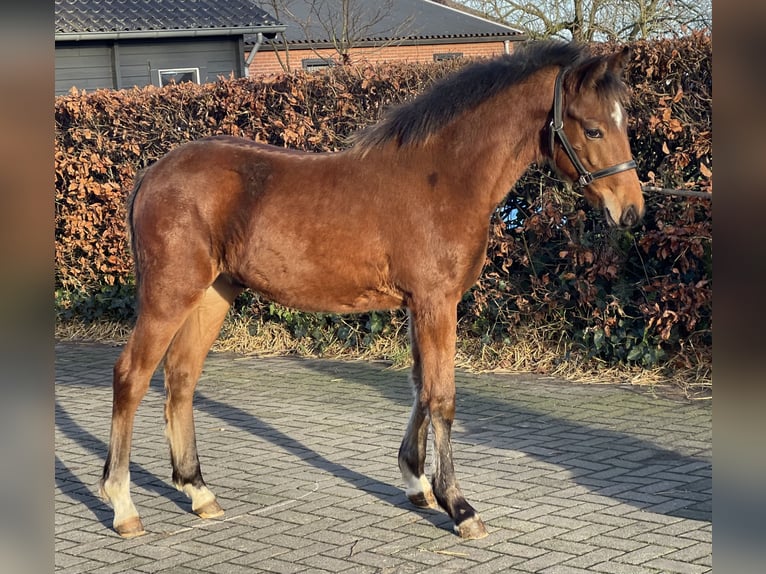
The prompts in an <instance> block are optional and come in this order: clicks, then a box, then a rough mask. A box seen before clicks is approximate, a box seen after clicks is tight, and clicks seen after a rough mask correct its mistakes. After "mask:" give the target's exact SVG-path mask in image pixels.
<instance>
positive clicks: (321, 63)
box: [301, 58, 335, 72]
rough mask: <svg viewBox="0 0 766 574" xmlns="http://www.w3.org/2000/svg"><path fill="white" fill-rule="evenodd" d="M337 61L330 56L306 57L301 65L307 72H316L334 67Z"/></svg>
mask: <svg viewBox="0 0 766 574" xmlns="http://www.w3.org/2000/svg"><path fill="white" fill-rule="evenodd" d="M334 65H335V62H334V61H333V60H331V59H330V58H304V59H303V60H301V66H303V69H304V70H306V71H307V72H316V71H317V70H322V69H324V68H332V67H333V66H334Z"/></svg>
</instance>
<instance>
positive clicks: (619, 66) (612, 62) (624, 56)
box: [609, 46, 631, 77]
mask: <svg viewBox="0 0 766 574" xmlns="http://www.w3.org/2000/svg"><path fill="white" fill-rule="evenodd" d="M630 55H631V49H630V46H623V48H622V50H620V51H619V52H615V53H614V54H612V55H611V56H609V70H610V71H611V72H612V73H614V74H615V75H616V76H618V77H620V76H622V72H623V70H624V69H625V67H626V66H627V65H628V62H630Z"/></svg>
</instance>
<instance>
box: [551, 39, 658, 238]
mask: <svg viewBox="0 0 766 574" xmlns="http://www.w3.org/2000/svg"><path fill="white" fill-rule="evenodd" d="M629 54H630V51H629V49H627V48H625V49H623V50H622V51H620V52H617V53H615V54H612V55H611V56H595V57H591V58H588V59H586V60H585V61H583V62H582V63H580V64H578V65H576V66H575V67H573V68H569V69H564V70H562V71H561V73H560V74H559V76H558V78H557V80H556V86H555V92H556V93H555V96H554V109H553V113H552V120H551V124H550V128H549V130H550V133H549V135H550V153H551V156H552V157H551V159H552V162H553V164H554V166H555V168H556V169H557V171H558V172H559V173H561V174H562V175H563V176H565V177H566V178H568V179H569V180H571V181H574V182H577V183H578V184H579V185H580V187H581V188H582V191H583V194H584V195H585V198H586V199H587V200H588V202H589V203H590V204H591V205H592V206H594V207H597V208H601V209H603V211H604V216H605V217H606V221H607V223H609V224H610V225H616V226H619V227H622V228H628V227H632V226H634V225H635V224H637V223H638V222H639V221H640V220H641V218H642V217H643V214H644V198H643V195H642V192H641V184H640V182H639V181H638V176H637V174H636V170H635V167H636V164H635V162H634V161H633V159H632V157H633V156H632V154H631V151H630V144H629V142H628V130H627V123H628V122H627V116H626V114H625V108H624V107H623V104H624V103H625V102H626V100H627V94H628V88H627V86H626V85H625V84H624V82H623V81H622V72H623V68H624V65H625V62H626V61H627V59H628V57H629Z"/></svg>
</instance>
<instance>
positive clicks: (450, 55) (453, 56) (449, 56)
mask: <svg viewBox="0 0 766 574" xmlns="http://www.w3.org/2000/svg"><path fill="white" fill-rule="evenodd" d="M462 57H463V53H462V52H442V53H441V54H434V62H441V61H443V60H457V59H458V58H462Z"/></svg>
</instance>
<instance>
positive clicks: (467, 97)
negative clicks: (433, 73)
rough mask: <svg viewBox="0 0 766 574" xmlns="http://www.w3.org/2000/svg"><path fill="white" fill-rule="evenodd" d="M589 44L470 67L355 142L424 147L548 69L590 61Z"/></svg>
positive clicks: (544, 45) (528, 48) (545, 47)
mask: <svg viewBox="0 0 766 574" xmlns="http://www.w3.org/2000/svg"><path fill="white" fill-rule="evenodd" d="M588 55H589V54H588V52H587V50H586V47H585V46H582V45H578V44H573V43H565V42H560V41H552V40H546V41H539V42H530V43H528V44H524V45H522V46H520V47H519V48H517V49H516V51H515V52H514V53H513V54H511V55H506V56H501V57H498V58H493V59H491V60H486V61H481V62H476V63H473V64H469V65H467V66H466V67H465V68H463V69H461V70H460V71H459V72H457V73H455V74H453V75H451V76H448V77H446V78H443V79H441V80H439V81H437V82H436V83H435V84H433V85H432V86H431V87H430V88H429V89H428V90H427V91H426V92H424V93H423V94H421V95H420V96H418V97H416V98H415V99H414V100H412V101H410V102H408V103H405V104H402V105H400V106H398V107H395V108H393V109H391V110H390V111H389V112H388V113H387V114H386V115H385V117H384V118H383V120H382V121H381V122H379V123H378V124H375V125H373V126H370V127H369V128H366V129H364V130H362V131H360V132H359V133H358V134H356V135H355V136H354V138H353V141H354V142H355V143H357V144H358V145H359V146H361V148H362V149H369V148H371V147H376V146H379V145H382V144H385V143H387V142H390V141H396V142H397V144H398V145H399V146H403V145H407V144H413V143H420V142H422V141H424V140H425V139H427V138H428V136H430V135H432V134H433V133H435V132H436V131H438V130H440V129H441V128H442V127H444V126H445V125H447V124H448V123H450V122H451V121H452V120H454V119H455V118H456V117H458V116H459V115H461V114H462V113H464V112H466V111H468V110H471V109H473V108H475V107H476V106H478V105H479V104H481V103H482V102H483V101H485V100H487V99H489V98H491V97H493V96H495V95H496V94H498V93H499V92H501V91H503V90H505V89H506V88H509V87H510V86H512V85H514V84H517V83H518V82H521V81H522V80H524V79H525V78H528V77H529V76H530V75H532V74H533V73H535V72H537V71H538V70H540V69H542V68H544V67H547V66H560V67H568V66H572V65H573V64H575V63H577V62H579V61H582V60H584V59H586V58H587V57H588Z"/></svg>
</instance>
